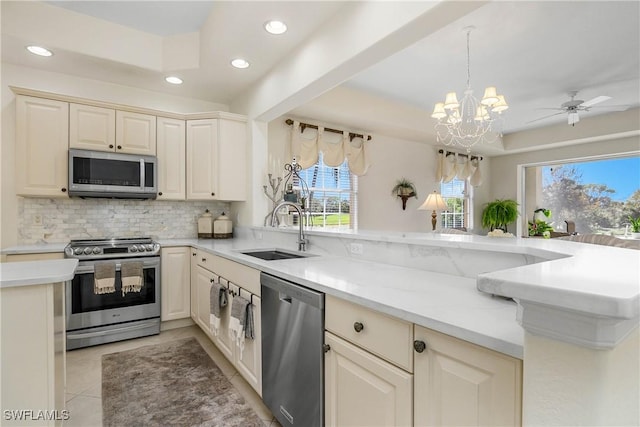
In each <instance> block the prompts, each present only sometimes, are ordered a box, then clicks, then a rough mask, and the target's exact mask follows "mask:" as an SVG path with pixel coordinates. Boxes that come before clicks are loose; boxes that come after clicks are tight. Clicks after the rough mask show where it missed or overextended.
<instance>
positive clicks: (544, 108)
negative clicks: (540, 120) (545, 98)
mask: <svg viewBox="0 0 640 427" xmlns="http://www.w3.org/2000/svg"><path fill="white" fill-rule="evenodd" d="M536 110H556V111H564V108H559V107H538V108H536Z"/></svg>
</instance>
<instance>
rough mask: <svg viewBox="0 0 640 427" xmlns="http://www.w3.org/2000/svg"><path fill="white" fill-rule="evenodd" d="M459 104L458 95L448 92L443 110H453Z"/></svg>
mask: <svg viewBox="0 0 640 427" xmlns="http://www.w3.org/2000/svg"><path fill="white" fill-rule="evenodd" d="M459 106H460V103H459V102H458V95H456V93H455V92H449V93H448V94H447V97H446V98H445V100H444V108H445V109H447V110H453V109H454V108H458V107H459Z"/></svg>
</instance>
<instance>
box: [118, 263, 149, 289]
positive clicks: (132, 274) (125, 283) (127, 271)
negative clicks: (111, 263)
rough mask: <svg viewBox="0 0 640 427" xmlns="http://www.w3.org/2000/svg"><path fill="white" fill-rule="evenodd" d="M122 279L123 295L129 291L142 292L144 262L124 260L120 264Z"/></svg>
mask: <svg viewBox="0 0 640 427" xmlns="http://www.w3.org/2000/svg"><path fill="white" fill-rule="evenodd" d="M120 279H121V280H122V296H125V295H126V294H127V293H128V292H140V290H141V289H142V285H143V283H144V282H143V281H142V262H141V261H128V262H127V261H123V262H122V264H120Z"/></svg>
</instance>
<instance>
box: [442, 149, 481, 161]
mask: <svg viewBox="0 0 640 427" xmlns="http://www.w3.org/2000/svg"><path fill="white" fill-rule="evenodd" d="M438 153H440V154H442V153H444V150H438ZM449 154H457V155H458V156H462V157H467V158H469V160H473V159H478V160H483V158H482V156H472V155H471V154H463V153H456V152H455V151H447V153H446V154H445V157H446V156H448V155H449Z"/></svg>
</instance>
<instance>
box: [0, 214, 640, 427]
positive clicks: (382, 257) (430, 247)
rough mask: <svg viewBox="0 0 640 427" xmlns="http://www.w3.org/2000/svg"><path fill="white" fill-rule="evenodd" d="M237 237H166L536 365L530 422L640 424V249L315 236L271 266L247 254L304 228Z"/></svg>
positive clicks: (405, 236)
mask: <svg viewBox="0 0 640 427" xmlns="http://www.w3.org/2000/svg"><path fill="white" fill-rule="evenodd" d="M235 232H236V236H237V237H236V238H234V239H230V240H197V239H171V240H162V239H159V241H160V243H161V244H162V246H163V247H172V246H187V247H192V248H195V249H197V250H199V251H204V252H206V253H211V254H213V255H216V256H218V257H222V258H226V259H228V260H230V261H233V262H235V263H239V264H242V265H244V266H247V267H251V268H254V269H257V270H260V271H264V272H267V273H270V274H273V275H277V276H279V277H282V278H284V279H287V280H290V281H293V282H296V283H299V284H301V285H303V286H307V287H310V288H313V289H316V290H319V291H322V292H325V293H326V294H327V295H332V296H333V297H336V298H339V299H342V300H344V301H346V302H348V303H350V304H355V305H358V306H363V307H365V308H367V309H370V310H373V311H375V312H380V313H384V314H385V315H388V316H391V317H393V318H397V319H400V320H402V321H406V322H410V323H412V324H414V325H416V326H419V327H423V328H428V329H430V330H433V331H436V332H439V333H442V334H445V335H447V336H451V337H454V338H458V339H461V340H464V341H467V342H470V343H473V344H476V345H478V346H481V347H484V348H488V349H491V350H493V351H496V352H498V353H502V354H505V355H508V356H510V357H514V358H516V359H521V360H526V363H525V364H524V365H523V378H524V382H523V396H522V397H523V399H522V402H523V403H522V420H523V424H525V425H532V424H537V425H549V424H556V425H558V424H565V425H567V424H581V423H582V424H584V423H594V422H595V423H601V424H602V423H615V424H633V423H637V421H638V408H637V401H638V396H640V392H639V390H638V389H639V385H638V381H637V378H638V372H637V370H638V366H637V360H638V315H639V307H638V304H639V301H640V300H639V298H640V290H639V289H638V283H640V277H639V273H638V268H637V267H638V264H639V258H638V252H637V251H633V250H628V249H620V248H610V247H602V246H596V245H587V244H579V243H574V242H561V241H552V240H542V239H515V238H514V239H506V238H489V237H485V236H470V235H438V234H424V233H374V232H371V233H368V232H360V233H317V232H313V231H311V232H309V240H310V245H309V251H310V253H311V254H313V255H315V256H311V257H306V258H301V259H296V260H280V261H263V260H260V259H257V258H254V257H250V256H248V255H245V254H242V253H240V251H241V250H246V249H254V248H258V247H262V248H284V249H288V250H294V249H295V241H296V235H295V232H294V231H293V230H276V229H272V228H261V227H258V228H238V229H237V230H235ZM352 244H356V245H361V246H362V248H361V249H362V255H356V254H352V253H351V251H350V248H351V245H352ZM27 252H47V251H46V250H45V247H43V245H36V246H30V247H29V248H28V250H26V249H21V248H20V247H16V248H8V249H6V250H4V251H3V253H4V254H19V253H27ZM54 252H55V250H54ZM603 266H607V268H603ZM611 271H615V272H616V273H615V274H611V273H610V272H611ZM494 295H495V296H494ZM510 298H514V299H515V300H516V301H517V303H516V302H514V301H512V300H511V299H510ZM521 325H522V326H524V328H523V327H522V326H521ZM427 344H428V343H427ZM569 366H570V367H571V369H568V368H567V367H569ZM560 367H562V371H560V372H559V371H558V369H559V368H560ZM550 383H553V384H554V387H553V388H549V384H550ZM613 389H616V390H618V392H616V393H611V392H610V391H611V390H613ZM619 390H624V392H621V391H619ZM578 394H579V395H580V396H582V398H581V399H576V398H575V396H576V395H578ZM571 396H574V397H571ZM614 397H615V401H614V400H613V399H614ZM585 401H586V402H589V406H588V407H585V405H584V402H585Z"/></svg>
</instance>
